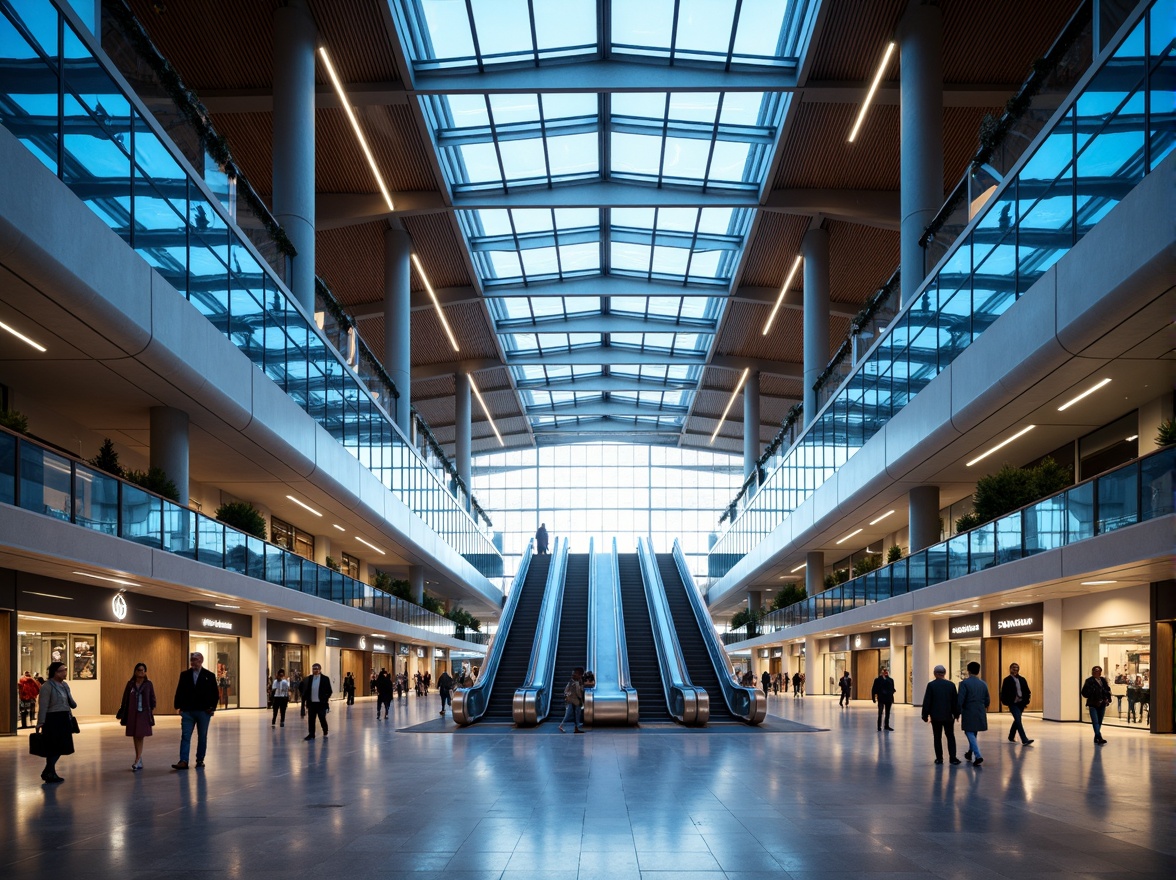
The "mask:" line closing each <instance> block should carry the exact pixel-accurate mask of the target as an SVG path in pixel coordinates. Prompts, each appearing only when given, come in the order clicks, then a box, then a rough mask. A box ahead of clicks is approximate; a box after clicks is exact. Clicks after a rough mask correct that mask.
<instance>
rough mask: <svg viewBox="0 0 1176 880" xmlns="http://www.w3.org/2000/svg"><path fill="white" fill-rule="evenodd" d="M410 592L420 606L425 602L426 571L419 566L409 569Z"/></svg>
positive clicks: (411, 566)
mask: <svg viewBox="0 0 1176 880" xmlns="http://www.w3.org/2000/svg"><path fill="white" fill-rule="evenodd" d="M408 590H409V592H410V593H412V601H414V602H416V603H417V604H418V605H420V604H422V603H423V602H424V601H425V569H424V568H423V567H421V566H419V565H410V566H409V567H408Z"/></svg>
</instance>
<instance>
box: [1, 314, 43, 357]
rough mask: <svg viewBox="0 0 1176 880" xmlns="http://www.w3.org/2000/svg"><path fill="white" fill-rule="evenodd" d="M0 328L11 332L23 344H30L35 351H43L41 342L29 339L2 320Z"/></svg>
mask: <svg viewBox="0 0 1176 880" xmlns="http://www.w3.org/2000/svg"><path fill="white" fill-rule="evenodd" d="M0 330H4V331H5V332H7V333H11V334H12V335H13V336H15V337H16V338H17V339H19V340H20V341H21V342H23V343H24V344H25V345H30V346H32V347H33V348H35V349H36V350H37V351H39V352H41V354H44V353H45V346H43V345H41V343H39V342H34V341H33V340H31V339H29V337H27V336H25V335H24V334H23V333H21V332H20V331H19V330H17V329H16V328H14V327H9V326H8V325H7V324H5V323H4V322H3V321H0Z"/></svg>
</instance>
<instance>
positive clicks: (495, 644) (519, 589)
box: [453, 538, 535, 725]
mask: <svg viewBox="0 0 1176 880" xmlns="http://www.w3.org/2000/svg"><path fill="white" fill-rule="evenodd" d="M534 549H535V539H534V538H532V539H531V540H530V541H528V542H527V549H526V550H525V551H524V552H523V558H522V561H521V562H519V570H518V571H517V572H515V576H514V580H513V581H512V582H511V585H510V593H509V594H508V595H507V597H506V607H505V608H503V609H502V618H501V619H500V620H499V621H498V631H497V632H495V633H494V638H493V639H492V640H491V642H490V648H489V650H488V651H487V652H486V659H485V661H483V663H482V669H481V671H480V672H479V673H478V680H477V681H476V682H474V685H473V687H469V688H458V689H457V690H456V691H454V693H453V720H454V721H456V722H457V723H458V724H461V725H466V724H473V723H474V722H475V721H477V720H478V719H479V718H481V717H482V716H483V715H485V714H486V707H487V706H488V705H490V691H491V689H492V688H493V687H494V677H495V675H497V673H498V663H499V661H500V660H501V659H502V652H503V650H505V647H506V638H507V636H509V635H510V625H511V623H513V622H514V616H515V610H516V609H517V608H518V607H519V597H520V596H522V594H523V584H524V583H525V582H526V580H527V572H528V571H529V570H530V568H531V558H532V556H531V554H532V553H533V552H534Z"/></svg>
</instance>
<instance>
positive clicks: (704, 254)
mask: <svg viewBox="0 0 1176 880" xmlns="http://www.w3.org/2000/svg"><path fill="white" fill-rule="evenodd" d="M724 253H726V254H730V253H731V252H730V251H700V252H698V253H695V255H694V259H692V260H691V261H690V279H691V280H705V279H711V278H730V277H731V272H732V271H733V270H734V266H732V265H731V263H730V261H727V263H726V265H723V260H722V257H723V254H724Z"/></svg>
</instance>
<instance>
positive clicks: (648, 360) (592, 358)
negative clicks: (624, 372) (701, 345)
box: [506, 345, 706, 367]
mask: <svg viewBox="0 0 1176 880" xmlns="http://www.w3.org/2000/svg"><path fill="white" fill-rule="evenodd" d="M506 363H507V365H508V366H512V367H523V366H551V365H554V364H570V365H572V366H593V365H600V364H602V365H604V366H616V365H622V366H627V365H633V366H641V365H644V364H672V365H680V364H705V363H706V354H705V353H701V352H668V351H637V350H634V349H628V348H604V347H601V346H596V345H594V346H591V347H590V348H574V349H572V350H571V351H545V352H543V353H542V354H516V353H514V352H507V353H506Z"/></svg>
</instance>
